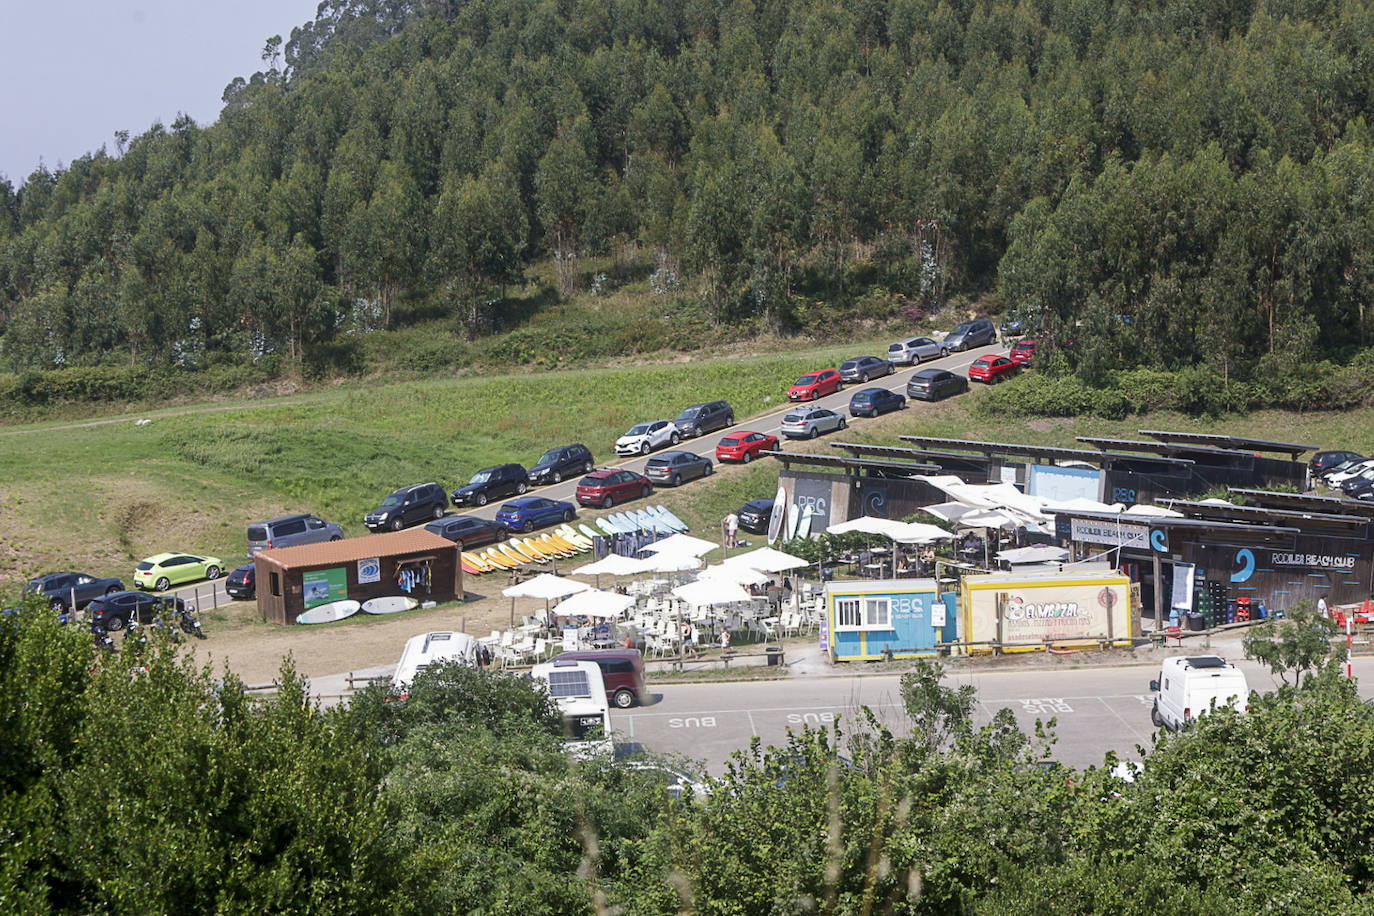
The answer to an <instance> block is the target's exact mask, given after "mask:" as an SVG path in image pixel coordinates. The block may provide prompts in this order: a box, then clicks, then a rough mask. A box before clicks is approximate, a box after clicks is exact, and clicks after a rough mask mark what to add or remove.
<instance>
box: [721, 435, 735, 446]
mask: <svg viewBox="0 0 1374 916" xmlns="http://www.w3.org/2000/svg"><path fill="white" fill-rule="evenodd" d="M720 444H721V445H723V446H725V447H726V448H730V447H732V446H736V445H739V440H738V439H734V438H731V437H730V436H726V437H725V438H724V439H722V440H720Z"/></svg>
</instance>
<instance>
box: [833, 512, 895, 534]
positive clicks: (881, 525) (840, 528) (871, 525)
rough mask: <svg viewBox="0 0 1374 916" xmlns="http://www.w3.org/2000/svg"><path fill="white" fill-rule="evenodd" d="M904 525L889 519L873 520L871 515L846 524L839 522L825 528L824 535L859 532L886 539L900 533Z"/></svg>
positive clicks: (862, 516)
mask: <svg viewBox="0 0 1374 916" xmlns="http://www.w3.org/2000/svg"><path fill="white" fill-rule="evenodd" d="M903 527H905V526H904V524H903V523H902V522H899V521H896V520H895V519H890V518H875V517H874V516H871V515H861V516H859V517H858V518H851V519H850V520H849V521H847V522H840V523H839V524H837V525H829V526H827V527H826V529H825V531H826V534H850V533H851V532H855V531H860V532H863V533H864V534H881V535H885V536H887V537H894V532H900V531H901V530H902V529H903Z"/></svg>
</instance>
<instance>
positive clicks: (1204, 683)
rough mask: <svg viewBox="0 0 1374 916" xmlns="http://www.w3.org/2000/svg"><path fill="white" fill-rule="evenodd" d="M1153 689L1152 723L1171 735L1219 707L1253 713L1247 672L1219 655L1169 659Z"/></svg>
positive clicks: (1165, 660)
mask: <svg viewBox="0 0 1374 916" xmlns="http://www.w3.org/2000/svg"><path fill="white" fill-rule="evenodd" d="M1150 689H1151V690H1153V691H1155V702H1154V706H1153V707H1151V709H1150V721H1151V722H1153V723H1154V724H1155V727H1156V728H1167V729H1169V730H1170V731H1178V730H1179V729H1180V728H1182V727H1183V726H1184V725H1186V724H1187V723H1189V722H1192V721H1193V720H1195V719H1197V717H1198V716H1201V715H1203V714H1205V713H1207V712H1209V711H1211V710H1212V709H1215V708H1216V707H1218V706H1230V707H1231V708H1232V709H1234V710H1235V711H1236V712H1239V713H1242V714H1243V713H1245V712H1248V711H1249V709H1250V685H1249V684H1248V683H1247V682H1246V680H1245V672H1244V671H1241V670H1240V669H1239V668H1237V667H1236V666H1235V665H1233V664H1231V663H1230V662H1228V661H1227V660H1226V659H1224V658H1222V657H1221V656H1219V655H1179V656H1175V657H1174V658H1166V659H1164V663H1163V665H1161V666H1160V670H1159V679H1158V680H1153V681H1150Z"/></svg>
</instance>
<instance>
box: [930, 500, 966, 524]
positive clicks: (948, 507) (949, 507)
mask: <svg viewBox="0 0 1374 916" xmlns="http://www.w3.org/2000/svg"><path fill="white" fill-rule="evenodd" d="M921 511H922V512H929V513H930V514H931V515H933V516H935V517H936V518H941V519H944V520H945V521H947V522H957V521H958V520H959V519H960V518H961V517H963V516H965V515H968V514H969V513H971V512H977V511H978V510H977V509H976V508H974V507H973V506H966V505H964V504H963V503H936V504H935V505H933V506H926V507H925V508H924V509H922V510H921Z"/></svg>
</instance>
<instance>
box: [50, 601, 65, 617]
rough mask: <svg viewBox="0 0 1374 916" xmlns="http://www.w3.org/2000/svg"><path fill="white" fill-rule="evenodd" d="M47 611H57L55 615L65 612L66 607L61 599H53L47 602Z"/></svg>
mask: <svg viewBox="0 0 1374 916" xmlns="http://www.w3.org/2000/svg"><path fill="white" fill-rule="evenodd" d="M48 610H51V611H57V613H59V614H61V613H62V612H64V611H66V610H67V605H66V603H64V602H63V601H62V599H61V598H53V599H52V600H50V601H49V602H48Z"/></svg>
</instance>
